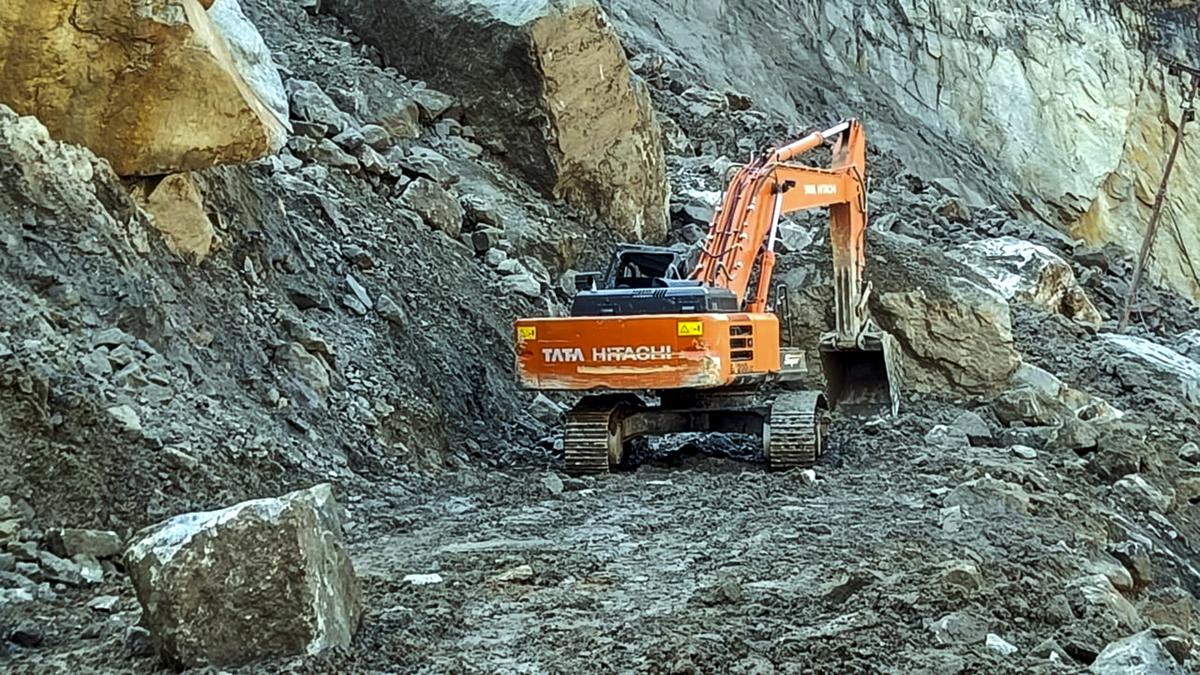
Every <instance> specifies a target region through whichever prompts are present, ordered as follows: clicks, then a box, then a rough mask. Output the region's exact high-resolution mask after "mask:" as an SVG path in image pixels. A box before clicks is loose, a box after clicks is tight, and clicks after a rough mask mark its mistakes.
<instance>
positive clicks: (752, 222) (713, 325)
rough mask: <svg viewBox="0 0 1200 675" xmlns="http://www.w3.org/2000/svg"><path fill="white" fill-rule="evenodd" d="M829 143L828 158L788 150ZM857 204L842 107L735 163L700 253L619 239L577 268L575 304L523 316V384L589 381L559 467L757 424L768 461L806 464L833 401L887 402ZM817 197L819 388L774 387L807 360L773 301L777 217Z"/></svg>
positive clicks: (551, 386) (862, 155)
mask: <svg viewBox="0 0 1200 675" xmlns="http://www.w3.org/2000/svg"><path fill="white" fill-rule="evenodd" d="M822 145H830V146H831V148H832V161H831V163H830V166H829V167H828V168H819V167H811V166H805V165H802V164H798V163H796V162H795V161H794V160H795V158H796V157H798V156H799V155H801V154H803V153H805V152H808V151H810V150H813V149H815V148H817V147H820V146H822ZM866 204H867V201H866V139H865V134H864V132H863V130H862V126H861V124H860V123H859V122H858V121H856V120H848V121H846V122H842V123H841V124H838V125H837V126H835V127H833V128H831V129H828V130H826V131H823V132H817V133H814V134H810V135H809V136H806V137H805V138H803V139H801V140H799V141H796V142H795V143H792V144H790V145H786V146H783V147H780V148H777V149H774V150H772V151H769V152H767V153H766V154H764V155H763V156H761V157H758V158H756V159H754V160H752V161H751V162H749V163H748V164H746V165H745V166H743V167H741V169H740V170H738V171H737V173H736V174H735V175H734V176H733V177H732V179H731V180H730V182H729V184H728V186H727V188H726V190H725V192H724V194H723V197H722V203H721V205H720V207H719V208H718V209H717V211H716V213H715V215H714V217H713V221H712V224H711V225H710V227H709V231H708V235H707V237H706V238H705V239H704V241H703V242H702V245H701V247H700V249H699V251H698V252H697V253H698V257H697V258H695V259H694V260H693V259H689V257H688V256H686V255H684V254H683V253H681V252H679V251H677V250H675V249H670V248H659V247H653V246H636V245H623V246H621V247H620V248H618V250H617V252H616V255H615V256H614V259H613V262H612V264H611V265H610V267H609V269H608V271H607V272H606V273H605V274H588V275H580V276H579V277H578V279H577V290H578V292H577V295H576V297H575V300H574V303H573V305H572V311H571V316H570V317H561V318H528V319H520V320H518V321H517V324H516V342H517V371H518V373H519V376H520V378H521V382H522V384H523V385H524V386H525V387H527V388H530V389H538V390H564V391H576V392H581V393H584V394H585V396H584V397H583V399H582V400H581V401H580V403H579V404H578V405H577V406H576V407H575V408H574V409H573V410H572V411H571V412H570V413H569V414H568V420H567V428H566V433H565V438H564V448H565V454H566V460H567V469H568V471H570V472H572V473H595V472H603V471H607V470H608V469H609V467H610V466H612V465H613V464H614V463H617V462H620V461H621V459H622V457H623V453H624V447H625V443H626V442H627V441H629V440H630V439H632V438H636V437H638V436H644V435H660V434H665V433H673V432H683V431H722V432H740V433H750V434H755V435H758V436H759V437H761V438H762V440H763V451H764V455H765V456H766V458H767V460H768V461H769V463H770V465H771V467H772V468H777V469H786V468H792V467H797V466H807V465H810V464H812V463H813V462H815V461H816V459H817V458H818V457H819V456H820V453H821V451H822V449H823V448H824V445H825V434H826V431H827V429H828V425H829V415H830V410H829V408H830V405H829V404H830V403H833V404H835V405H840V406H842V407H843V408H844V409H845V410H846V411H848V412H861V411H863V410H870V411H872V412H875V411H880V410H882V409H886V408H887V407H888V405H887V403H888V402H891V408H892V409H893V410H894V409H895V403H894V401H895V397H894V392H893V391H892V387H891V386H890V379H889V377H888V373H889V369H888V367H887V366H888V364H887V359H886V358H885V352H884V351H883V349H882V347H883V342H882V339H881V334H880V333H879V331H878V329H876V328H875V326H874V324H873V323H872V322H871V320H870V316H869V313H868V310H867V301H868V299H869V297H870V290H871V289H870V285H869V284H866V283H865V281H864V279H863V268H864V266H865V232H866V226H867V207H866ZM813 208H827V209H828V210H829V214H830V241H831V243H832V249H833V272H834V289H835V291H834V305H835V306H834V315H835V326H834V329H833V331H831V332H830V333H829V334H827V335H825V336H823V337H822V339H821V344H820V345H819V351H820V354H821V362H822V366H823V369H824V371H825V374H826V382H827V387H826V391H824V392H813V391H809V392H796V391H783V392H782V393H779V392H777V391H776V392H775V393H771V392H772V391H774V389H777V388H772V387H770V385H773V384H775V383H780V382H788V381H792V380H796V379H801V378H802V377H804V376H805V375H806V372H807V370H806V367H805V359H804V354H805V351H804V350H803V349H800V348H796V347H793V346H785V345H783V344H782V343H781V340H780V333H781V331H780V324H779V317H778V316H777V315H776V314H775V312H773V311H772V310H771V309H770V307H769V300H770V298H769V293H770V290H771V277H772V273H773V271H774V266H775V245H776V241H777V236H778V228H779V219H780V218H781V217H782V216H783V215H785V214H787V213H792V212H796V211H801V210H806V209H813ZM776 301H777V302H779V301H782V298H777V299H776ZM652 399H657V401H656V402H654V403H648V402H647V401H648V400H652Z"/></svg>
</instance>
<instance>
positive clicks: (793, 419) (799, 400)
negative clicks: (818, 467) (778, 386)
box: [763, 391, 829, 471]
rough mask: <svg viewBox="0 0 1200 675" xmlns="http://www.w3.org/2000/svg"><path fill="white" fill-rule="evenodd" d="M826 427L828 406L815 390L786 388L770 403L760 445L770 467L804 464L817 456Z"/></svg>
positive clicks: (777, 468) (821, 448)
mask: <svg viewBox="0 0 1200 675" xmlns="http://www.w3.org/2000/svg"><path fill="white" fill-rule="evenodd" d="M828 428H829V409H828V406H827V405H826V403H825V397H824V395H822V394H821V393H819V392H811V391H806V392H788V393H784V394H781V395H780V396H778V397H777V398H776V399H775V402H774V403H773V404H772V405H771V417H770V422H769V424H768V425H767V427H766V429H765V430H764V432H763V435H764V436H765V438H764V439H763V441H764V442H763V445H764V447H765V449H766V454H767V461H768V463H769V465H770V467H771V469H773V470H775V471H786V470H788V469H798V468H799V469H803V468H808V467H810V466H812V465H813V464H815V463H816V461H817V459H819V458H820V456H821V454H822V452H823V451H824V446H825V436H826V435H827V432H828Z"/></svg>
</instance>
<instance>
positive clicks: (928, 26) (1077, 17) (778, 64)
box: [604, 0, 1200, 301]
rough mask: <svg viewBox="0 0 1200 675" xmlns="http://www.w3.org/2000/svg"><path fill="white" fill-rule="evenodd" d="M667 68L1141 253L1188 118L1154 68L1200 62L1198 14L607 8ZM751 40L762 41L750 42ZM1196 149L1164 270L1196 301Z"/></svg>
mask: <svg viewBox="0 0 1200 675" xmlns="http://www.w3.org/2000/svg"><path fill="white" fill-rule="evenodd" d="M604 4H605V6H606V7H607V8H608V9H609V10H610V13H611V15H612V17H613V20H614V22H615V23H616V25H617V26H618V29H619V30H620V31H621V32H622V34H623V35H625V36H627V37H628V38H629V39H630V40H631V42H632V44H635V45H637V46H639V47H640V48H643V49H645V50H648V51H651V52H653V53H655V54H656V55H658V56H660V57H661V58H664V59H666V61H667V63H666V65H665V68H666V69H668V70H674V71H676V72H680V73H687V74H690V75H692V76H694V77H697V78H699V79H701V80H703V81H705V82H707V83H708V84H709V86H711V87H713V88H723V89H729V90H732V91H735V92H738V93H740V94H743V95H746V96H748V97H749V98H750V99H751V100H752V101H753V102H754V104H755V105H756V106H760V107H762V108H765V109H768V110H771V111H772V112H774V113H776V114H778V115H780V116H782V117H783V118H785V119H788V120H791V121H793V122H795V123H800V124H813V123H814V121H815V120H817V119H820V120H833V119H837V118H839V117H842V116H846V115H857V116H860V117H863V118H865V119H866V121H867V126H868V128H869V129H870V130H871V136H872V138H873V140H874V141H875V142H876V143H878V144H880V145H882V146H883V147H886V148H888V149H889V150H892V151H894V152H895V153H896V154H897V156H898V157H899V158H900V159H901V160H902V161H903V162H904V164H905V166H906V167H907V168H909V169H910V170H912V171H914V172H917V173H919V174H921V175H923V176H926V177H928V178H931V179H932V178H939V177H943V178H954V179H956V180H960V181H961V187H960V188H959V192H960V193H961V194H962V196H963V197H965V198H968V199H969V200H978V199H979V198H983V199H984V201H987V202H989V203H996V204H1005V205H1009V206H1011V207H1013V208H1014V210H1016V211H1019V212H1021V213H1022V214H1023V217H1027V218H1035V219H1039V220H1041V221H1043V222H1045V223H1048V224H1050V225H1052V226H1053V227H1055V228H1057V229H1059V230H1061V231H1063V232H1064V233H1067V234H1069V235H1070V236H1073V237H1078V238H1080V239H1083V240H1085V241H1087V242H1088V243H1092V244H1102V243H1105V242H1113V243H1117V244H1119V245H1120V246H1121V247H1122V248H1124V249H1125V250H1127V251H1133V252H1136V251H1137V249H1138V248H1139V246H1140V243H1141V234H1142V232H1144V230H1145V223H1146V221H1147V219H1148V217H1149V216H1148V211H1149V204H1150V203H1151V202H1152V200H1153V196H1154V192H1155V190H1156V189H1157V186H1158V182H1159V179H1160V178H1161V175H1162V170H1163V165H1164V163H1165V161H1166V155H1167V149H1168V148H1169V146H1170V143H1171V142H1172V140H1173V138H1174V126H1175V124H1176V123H1177V122H1178V119H1179V104H1180V82H1179V81H1178V80H1177V79H1175V78H1171V77H1168V76H1167V74H1166V69H1165V67H1164V66H1163V65H1162V63H1161V62H1160V61H1159V57H1160V56H1170V57H1174V58H1179V59H1189V58H1190V59H1192V60H1193V61H1196V60H1200V54H1197V48H1196V43H1197V35H1198V34H1200V24H1198V23H1197V10H1196V9H1195V7H1194V6H1192V5H1190V4H1189V3H1171V2H1140V3H1123V2H1106V1H1103V0H1064V1H1062V2H1055V3H1044V2H1035V1H1032V0H1005V1H1001V2H989V3H985V4H983V5H980V4H977V3H964V2H960V1H958V0H901V1H900V2H892V3H877V2H858V1H855V0H848V1H837V2H823V3H815V4H814V3H805V2H795V1H790V2H776V3H732V4H731V3H725V2H716V1H708V0H652V1H650V2H640V1H634V0H605V3H604ZM747 35H753V36H754V38H753V39H747V38H746V36H747ZM1198 143H1200V141H1197V140H1194V139H1193V140H1192V141H1190V142H1189V144H1188V145H1187V149H1186V150H1185V151H1184V153H1183V157H1182V159H1181V163H1180V165H1179V166H1178V168H1177V171H1176V174H1175V180H1174V184H1173V185H1172V190H1173V191H1172V194H1171V204H1172V205H1171V207H1170V209H1171V210H1170V212H1169V214H1168V222H1167V227H1166V229H1167V233H1166V234H1167V235H1168V236H1162V237H1159V239H1158V242H1157V246H1156V248H1155V251H1154V258H1153V264H1152V269H1153V271H1154V273H1155V274H1156V275H1157V276H1158V277H1159V278H1161V279H1163V280H1165V281H1166V282H1167V283H1169V284H1170V285H1171V286H1172V287H1174V288H1175V289H1177V290H1178V291H1179V292H1181V293H1184V294H1186V295H1189V296H1191V297H1193V298H1195V299H1197V300H1198V301H1200V253H1198V251H1200V228H1198V227H1197V225H1196V223H1195V221H1194V218H1191V217H1189V216H1188V215H1187V214H1191V213H1195V212H1196V211H1197V210H1198V209H1200V192H1197V188H1196V185H1195V184H1194V181H1191V180H1189V179H1188V178H1187V176H1189V175H1192V174H1194V173H1196V172H1197V171H1200V165H1198V164H1197V162H1198V161H1200V160H1198V159H1197V158H1198V157H1200V149H1197V148H1200V146H1198V145H1197V144H1198Z"/></svg>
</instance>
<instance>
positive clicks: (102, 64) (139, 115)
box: [0, 0, 287, 175]
mask: <svg viewBox="0 0 1200 675" xmlns="http://www.w3.org/2000/svg"><path fill="white" fill-rule="evenodd" d="M223 29H224V30H223ZM223 33H225V34H224V35H223ZM227 38H228V39H227ZM0 73H3V75H2V76H0V102H4V103H6V104H7V105H9V106H11V107H12V108H13V109H14V110H16V111H17V112H18V113H20V114H23V115H36V116H37V117H38V119H40V120H41V121H42V122H43V123H44V124H45V125H46V127H47V128H49V129H50V131H51V133H52V134H53V136H54V137H55V138H56V139H58V140H64V141H69V142H72V143H77V144H80V145H84V146H87V147H88V148H90V149H91V150H93V151H94V152H95V153H96V154H98V155H100V156H102V157H104V158H106V159H108V160H109V162H111V163H112V165H113V168H114V169H115V170H116V171H117V173H119V174H122V175H154V174H163V173H172V172H179V171H190V170H194V169H201V168H206V167H209V166H213V165H215V164H222V163H231V162H242V161H247V160H251V159H255V158H258V157H262V156H263V155H266V154H268V153H270V152H271V151H273V150H276V149H278V148H280V147H282V145H283V143H284V142H285V140H286V132H287V126H286V125H287V121H286V120H287V115H286V108H282V107H283V105H284V103H283V98H282V84H281V83H280V81H279V76H278V74H277V73H275V69H274V66H273V65H272V64H271V61H270V55H269V53H268V52H267V51H266V48H265V47H264V46H263V43H262V38H261V37H259V36H258V33H257V32H256V31H255V30H254V28H253V26H252V25H251V24H250V23H249V22H248V21H246V20H245V18H244V17H243V16H242V14H241V11H240V9H238V7H237V2H236V0H218V1H217V2H216V3H215V5H214V7H213V10H212V16H210V14H209V13H208V12H206V11H205V9H204V7H203V6H202V5H201V4H200V3H199V2H197V0H169V1H166V2H157V3H132V4H131V3H119V2H105V1H104V0H85V1H84V2H79V3H60V2H45V1H41V0H39V1H35V2H17V3H5V4H4V6H3V7H0ZM280 108H282V109H283V114H282V115H281V113H280Z"/></svg>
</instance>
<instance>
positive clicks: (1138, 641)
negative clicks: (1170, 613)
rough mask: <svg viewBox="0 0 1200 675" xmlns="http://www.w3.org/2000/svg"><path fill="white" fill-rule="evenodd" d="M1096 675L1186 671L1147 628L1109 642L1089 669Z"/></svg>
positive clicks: (1156, 674)
mask: <svg viewBox="0 0 1200 675" xmlns="http://www.w3.org/2000/svg"><path fill="white" fill-rule="evenodd" d="M1090 670H1091V672H1093V673H1096V675H1173V674H1174V673H1183V672H1184V671H1183V669H1182V668H1180V667H1179V664H1177V663H1176V662H1175V659H1174V657H1172V656H1171V654H1170V652H1168V651H1167V649H1166V647H1164V646H1163V645H1162V643H1161V642H1159V641H1158V638H1156V637H1155V636H1154V631H1149V630H1144V631H1142V632H1140V633H1135V634H1133V635H1130V636H1129V637H1127V638H1123V639H1121V640H1117V641H1115V642H1111V643H1109V645H1108V646H1107V647H1105V648H1104V651H1102V652H1100V655H1099V656H1097V657H1096V660H1095V661H1093V662H1092V666H1091V668H1090Z"/></svg>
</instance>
